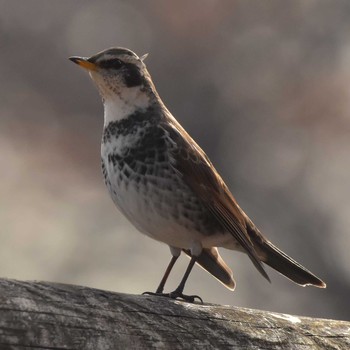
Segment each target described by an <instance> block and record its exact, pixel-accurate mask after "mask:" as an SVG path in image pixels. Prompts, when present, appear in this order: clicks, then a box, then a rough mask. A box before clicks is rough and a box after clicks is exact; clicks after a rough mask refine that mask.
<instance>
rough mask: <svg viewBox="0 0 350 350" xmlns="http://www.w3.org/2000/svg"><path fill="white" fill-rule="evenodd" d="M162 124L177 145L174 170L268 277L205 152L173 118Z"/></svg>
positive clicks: (236, 208)
mask: <svg viewBox="0 0 350 350" xmlns="http://www.w3.org/2000/svg"><path fill="white" fill-rule="evenodd" d="M162 127H163V128H164V129H165V131H166V132H167V133H168V136H169V138H170V139H171V140H172V143H173V144H174V145H176V147H175V146H174V147H173V149H172V150H171V152H172V157H173V159H174V168H175V169H176V171H178V172H179V173H180V176H182V177H183V179H184V181H185V182H186V183H187V185H188V186H189V187H190V188H191V190H192V191H193V192H194V193H195V194H196V195H197V196H198V198H200V199H201V201H202V202H203V204H204V205H205V206H206V207H207V208H208V210H209V211H210V212H211V213H212V215H213V216H215V218H216V219H217V220H218V221H219V223H220V224H221V225H222V226H223V227H224V228H225V229H226V230H227V231H228V232H230V233H231V235H232V236H233V238H235V239H236V240H237V242H238V243H239V244H240V245H241V246H242V248H243V249H244V250H245V252H246V253H247V254H248V256H249V258H250V259H251V260H252V262H253V264H254V265H255V267H256V268H257V269H258V271H259V272H260V273H261V274H262V275H263V276H264V277H265V278H266V279H267V280H268V281H270V279H269V277H268V275H267V273H266V271H265V270H264V267H263V265H262V263H261V261H260V259H259V256H258V254H257V252H256V250H255V248H254V245H253V243H252V240H251V239H250V237H249V235H248V232H247V229H246V215H245V214H244V212H243V211H242V209H241V208H240V207H239V206H238V204H237V202H236V200H235V199H234V197H233V195H232V194H231V192H230V191H229V189H228V187H227V186H226V185H225V183H224V181H223V180H222V179H221V177H220V175H219V174H218V172H217V171H216V170H215V168H214V166H213V165H212V163H211V162H210V160H209V159H208V157H207V156H206V154H205V153H204V152H203V150H202V149H201V148H200V147H199V146H198V145H197V144H196V143H195V141H194V140H193V139H192V138H191V137H190V136H189V135H188V134H187V133H186V131H185V130H184V129H183V128H182V127H181V126H180V124H178V123H177V122H176V120H174V119H171V123H170V124H169V123H165V124H164V125H162Z"/></svg>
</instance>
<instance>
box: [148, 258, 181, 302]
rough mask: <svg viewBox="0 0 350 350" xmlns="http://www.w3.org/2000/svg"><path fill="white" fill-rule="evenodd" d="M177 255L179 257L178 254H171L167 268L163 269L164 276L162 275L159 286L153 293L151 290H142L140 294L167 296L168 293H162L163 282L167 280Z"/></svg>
mask: <svg viewBox="0 0 350 350" xmlns="http://www.w3.org/2000/svg"><path fill="white" fill-rule="evenodd" d="M178 257H179V255H176V256H175V255H173V256H172V258H171V260H170V263H169V265H168V267H167V269H166V270H165V273H164V276H163V278H162V280H161V281H160V283H159V286H158V288H157V290H156V292H155V293H153V292H144V293H142V294H147V295H160V296H169V294H166V293H163V290H164V286H165V283H166V281H167V279H168V277H169V275H170V272H171V270H172V268H173V266H174V265H175V262H176V260H177V258H178Z"/></svg>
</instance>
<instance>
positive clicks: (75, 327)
mask: <svg viewBox="0 0 350 350" xmlns="http://www.w3.org/2000/svg"><path fill="white" fill-rule="evenodd" d="M152 348H155V349H303V350H304V349H344V350H348V349H350V322H345V321H335V320H326V319H315V318H308V317H298V316H291V315H286V314H279V313H274V312H268V311H260V310H251V309H244V308H238V307H233V306H222V305H213V304H204V305H199V304H189V303H186V302H181V301H175V300H170V299H167V298H164V297H154V296H143V295H129V294H121V293H112V292H106V291H103V290H98V289H92V288H87V287H81V286H73V285H64V284H56V283H48V282H22V281H15V280H8V279H0V349H1V350H2V349H69V350H72V349H84V350H88V349H93V350H97V349H103V350H107V349H113V350H114V349H152Z"/></svg>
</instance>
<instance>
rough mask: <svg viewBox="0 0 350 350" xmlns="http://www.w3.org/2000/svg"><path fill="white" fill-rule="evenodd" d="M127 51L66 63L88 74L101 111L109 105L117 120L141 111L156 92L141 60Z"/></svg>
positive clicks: (108, 50)
mask: <svg viewBox="0 0 350 350" xmlns="http://www.w3.org/2000/svg"><path fill="white" fill-rule="evenodd" d="M146 57H147V55H143V56H142V57H139V56H137V55H136V54H135V53H134V52H132V51H131V50H129V49H125V48H121V47H116V48H110V49H107V50H104V51H101V52H99V53H97V54H96V55H93V56H91V57H78V56H72V57H70V58H69V59H70V60H71V61H73V62H74V63H76V64H78V65H79V66H80V67H82V68H85V69H86V70H88V72H89V74H90V76H91V78H92V80H93V81H94V82H95V84H96V85H97V88H98V90H99V92H100V94H101V96H102V99H103V102H104V104H105V108H108V106H110V105H113V110H115V111H116V113H119V115H120V116H119V118H121V117H122V114H123V116H124V114H126V112H132V109H138V108H145V107H147V105H149V104H150V103H151V101H150V99H153V98H154V97H155V95H156V91H155V88H154V85H153V83H152V80H151V78H150V75H149V73H148V71H147V68H146V66H145V64H144V62H143V60H144V59H145V58H146Z"/></svg>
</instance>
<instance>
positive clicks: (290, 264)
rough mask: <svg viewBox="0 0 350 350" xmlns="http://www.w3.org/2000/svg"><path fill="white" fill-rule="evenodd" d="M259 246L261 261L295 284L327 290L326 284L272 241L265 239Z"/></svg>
mask: <svg viewBox="0 0 350 350" xmlns="http://www.w3.org/2000/svg"><path fill="white" fill-rule="evenodd" d="M258 246H259V248H258V255H259V256H261V260H262V261H263V262H264V263H265V264H267V265H269V266H271V267H272V268H274V269H275V270H277V271H278V272H280V273H281V274H282V275H284V276H286V277H287V278H289V279H290V280H292V281H293V282H295V283H297V284H299V285H301V286H307V285H312V286H315V287H319V288H326V283H324V282H323V281H322V280H321V279H319V278H318V277H317V276H315V275H314V274H313V273H312V272H310V271H309V270H307V269H306V268H305V267H304V266H302V265H301V264H299V263H298V262H296V261H295V260H294V259H292V258H291V257H289V256H288V255H287V254H285V253H284V252H282V251H281V250H280V249H278V248H277V247H275V246H274V245H273V244H272V243H271V242H270V241H268V240H266V239H264V241H263V242H262V243H261V242H259V244H258Z"/></svg>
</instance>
